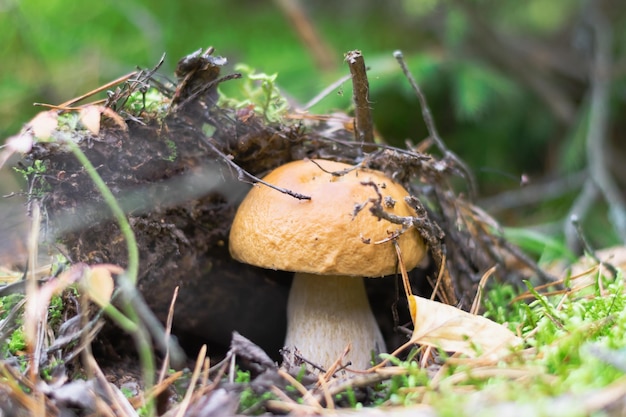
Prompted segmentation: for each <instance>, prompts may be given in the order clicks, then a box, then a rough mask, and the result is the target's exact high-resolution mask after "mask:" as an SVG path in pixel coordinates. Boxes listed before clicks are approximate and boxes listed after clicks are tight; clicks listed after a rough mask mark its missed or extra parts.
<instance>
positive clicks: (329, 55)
mask: <svg viewBox="0 0 626 417" xmlns="http://www.w3.org/2000/svg"><path fill="white" fill-rule="evenodd" d="M274 3H276V5H278V7H280V9H281V10H282V12H283V13H284V14H285V16H286V17H287V18H288V19H289V21H290V22H291V25H292V26H293V28H294V29H295V31H296V33H297V34H298V36H299V37H300V39H301V40H302V42H303V43H304V45H305V46H306V47H307V49H308V50H309V51H310V52H311V55H312V56H313V60H314V61H315V63H316V65H317V66H318V67H319V68H320V69H321V70H322V71H332V70H333V69H335V60H334V59H333V57H334V56H335V52H334V51H333V50H332V48H331V47H330V45H329V44H328V43H326V42H324V39H323V38H322V37H321V36H320V34H319V33H318V31H317V30H315V26H313V24H312V23H311V19H309V17H308V16H307V14H306V13H305V10H304V8H303V7H302V4H301V3H300V1H299V0H274Z"/></svg>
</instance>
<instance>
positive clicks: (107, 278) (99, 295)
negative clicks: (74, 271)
mask: <svg viewBox="0 0 626 417" xmlns="http://www.w3.org/2000/svg"><path fill="white" fill-rule="evenodd" d="M122 272H124V270H123V269H122V268H120V267H119V266H116V265H108V264H105V265H96V266H93V267H91V268H90V270H89V272H88V273H87V274H86V275H85V277H84V279H83V286H84V288H85V292H86V293H87V296H88V297H89V298H90V299H91V301H93V302H94V303H96V304H97V305H98V306H100V307H105V306H107V305H109V303H111V297H112V296H113V290H114V289H115V282H114V281H113V276H112V274H121V273H122Z"/></svg>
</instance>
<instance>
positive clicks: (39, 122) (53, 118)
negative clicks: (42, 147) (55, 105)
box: [27, 110, 59, 140]
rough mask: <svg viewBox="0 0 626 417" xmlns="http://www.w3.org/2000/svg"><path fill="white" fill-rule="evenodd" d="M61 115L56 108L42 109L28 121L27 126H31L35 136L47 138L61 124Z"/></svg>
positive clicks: (42, 138)
mask: <svg viewBox="0 0 626 417" xmlns="http://www.w3.org/2000/svg"><path fill="white" fill-rule="evenodd" d="M58 119H59V115H58V114H57V112H56V111H54V110H48V111H42V112H41V113H38V114H37V115H36V116H35V117H33V119H32V120H31V121H30V122H28V125H27V127H29V128H31V129H32V131H33V135H35V138H37V139H41V140H46V139H49V138H50V136H51V135H52V132H54V130H55V129H56V128H57V126H58V125H59V120H58Z"/></svg>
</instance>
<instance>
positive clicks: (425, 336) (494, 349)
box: [409, 295, 522, 359]
mask: <svg viewBox="0 0 626 417" xmlns="http://www.w3.org/2000/svg"><path fill="white" fill-rule="evenodd" d="M409 308H410V311H411V317H412V319H413V326H414V330H413V335H412V336H411V342H412V343H417V344H421V345H427V346H433V347H436V348H441V349H443V350H444V351H447V352H458V353H462V354H465V355H467V356H469V357H472V358H475V357H479V356H480V357H482V358H488V359H497V358H499V357H502V356H504V355H506V354H508V353H509V352H510V349H511V348H512V347H515V346H519V345H520V344H521V343H522V340H521V339H520V338H518V337H517V336H515V334H513V332H511V331H510V330H509V329H507V328H506V327H504V326H503V325H501V324H498V323H496V322H494V321H491V320H489V319H487V318H485V317H482V316H476V315H473V314H470V313H467V312H465V311H463V310H460V309H458V308H456V307H453V306H450V305H447V304H442V303H439V302H437V301H432V300H428V299H426V298H422V297H418V296H415V295H411V296H410V298H409Z"/></svg>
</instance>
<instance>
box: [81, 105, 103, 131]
mask: <svg viewBox="0 0 626 417" xmlns="http://www.w3.org/2000/svg"><path fill="white" fill-rule="evenodd" d="M99 107H100V106H86V107H83V108H81V109H80V112H79V115H80V122H81V123H82V124H83V126H85V128H86V129H87V130H89V131H90V132H91V133H93V134H94V135H98V134H99V133H100V115H101V114H102V110H101V109H100V108H99Z"/></svg>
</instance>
